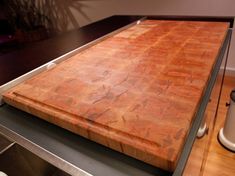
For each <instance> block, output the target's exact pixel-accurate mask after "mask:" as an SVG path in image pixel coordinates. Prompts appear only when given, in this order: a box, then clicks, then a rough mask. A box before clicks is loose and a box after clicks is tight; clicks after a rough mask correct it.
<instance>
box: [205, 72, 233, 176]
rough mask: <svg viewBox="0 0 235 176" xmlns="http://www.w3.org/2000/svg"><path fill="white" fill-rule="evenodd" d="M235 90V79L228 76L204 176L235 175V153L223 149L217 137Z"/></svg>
mask: <svg viewBox="0 0 235 176" xmlns="http://www.w3.org/2000/svg"><path fill="white" fill-rule="evenodd" d="M234 88H235V77H230V76H226V77H225V81H224V86H223V91H222V96H221V101H220V106H219V111H218V117H217V120H216V124H215V128H214V132H213V135H212V138H211V144H210V148H209V154H208V157H207V159H206V165H205V169H204V172H203V175H204V176H220V175H223V176H232V175H234V173H235V167H234V166H235V153H233V152H230V151H228V150H226V149H225V148H224V147H222V146H221V145H220V144H219V142H218V140H217V135H218V132H219V130H220V128H221V127H223V124H224V121H225V118H226V113H227V107H226V106H225V103H226V102H229V100H230V96H229V95H230V92H231V90H232V89H234Z"/></svg>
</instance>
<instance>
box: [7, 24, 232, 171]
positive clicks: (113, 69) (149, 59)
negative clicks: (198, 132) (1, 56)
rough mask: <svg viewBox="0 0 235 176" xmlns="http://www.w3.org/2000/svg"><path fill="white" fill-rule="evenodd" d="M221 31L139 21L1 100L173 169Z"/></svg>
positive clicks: (211, 26)
mask: <svg viewBox="0 0 235 176" xmlns="http://www.w3.org/2000/svg"><path fill="white" fill-rule="evenodd" d="M228 27H229V25H228V23H223V22H190V21H164V20H145V21H143V22H141V23H140V24H136V25H134V26H132V27H129V28H127V29H125V30H123V31H121V32H119V33H117V34H115V35H113V36H111V37H109V38H107V39H105V40H103V41H101V42H99V43H98V44H95V45H93V46H91V47H89V48H88V49H85V50H84V51H81V52H80V53H78V54H76V55H74V56H72V57H71V58H69V59H67V60H66V61H63V62H62V63H60V64H59V65H57V66H56V67H54V68H52V69H50V70H47V71H44V72H42V73H40V74H38V75H36V76H35V77H33V78H31V79H29V80H27V81H25V82H23V83H21V84H19V85H17V86H16V87H14V88H12V89H11V90H8V91H7V92H5V93H4V95H3V98H4V101H5V102H6V103H8V104H10V105H12V106H15V107H17V108H19V109H22V110H24V111H26V112H28V113H31V114H33V115H35V116H38V117H40V118H42V119H45V120H47V121H49V122H51V123H53V124H56V125H58V126H61V127H63V128H65V129H68V130H70V131H72V132H74V133H76V134H79V135H81V136H84V137H85V138H88V139H90V140H92V141H95V142H98V143H100V144H103V145H105V146H107V147H110V148H112V149H114V150H117V151H119V152H122V153H124V154H127V155H129V156H132V157H134V158H137V159H139V160H142V161H144V162H146V163H149V164H152V165H154V166H157V167H160V168H162V169H165V170H168V171H173V170H174V169H175V167H176V164H177V161H178V158H179V156H180V154H181V152H182V148H183V145H184V143H185V139H186V137H187V134H188V132H189V129H190V126H191V123H192V121H193V119H194V116H195V112H196V111H197V108H198V105H199V103H200V98H201V96H202V94H203V91H204V90H205V87H206V84H207V81H208V79H209V76H210V72H211V70H212V68H213V65H214V63H215V61H216V57H217V55H218V52H219V49H220V47H221V46H222V43H223V41H224V38H225V35H226V32H227V29H228ZM35 54H40V53H35ZM32 59H33V58H32Z"/></svg>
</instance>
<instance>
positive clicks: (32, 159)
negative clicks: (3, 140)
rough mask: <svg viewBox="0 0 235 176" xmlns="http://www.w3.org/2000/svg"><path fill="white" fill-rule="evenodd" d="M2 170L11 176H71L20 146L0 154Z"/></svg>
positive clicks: (14, 146)
mask: <svg viewBox="0 0 235 176" xmlns="http://www.w3.org/2000/svg"><path fill="white" fill-rule="evenodd" d="M0 163H1V164H0V170H1V171H3V172H5V173H6V174H7V175H10V176H17V175H24V176H31V175H34V176H51V175H53V176H69V174H67V173H65V172H63V171H62V170H60V169H58V168H56V167H55V166H53V165H51V164H49V163H48V162H46V161H45V160H42V159H41V158H39V157H38V156H36V155H34V154H33V153H31V152H29V151H28V150H26V149H25V148H23V147H21V146H20V145H18V144H14V145H11V147H9V148H7V150H5V151H4V152H3V153H2V154H0Z"/></svg>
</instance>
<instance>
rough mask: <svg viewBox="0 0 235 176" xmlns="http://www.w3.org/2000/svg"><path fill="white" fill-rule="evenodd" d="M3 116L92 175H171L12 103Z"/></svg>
mask: <svg viewBox="0 0 235 176" xmlns="http://www.w3.org/2000/svg"><path fill="white" fill-rule="evenodd" d="M0 118H1V121H0V124H1V125H2V126H4V127H7V128H8V129H11V130H12V131H14V132H16V133H17V134H19V135H21V136H24V137H25V138H27V139H28V140H30V141H31V142H33V143H35V144H37V145H39V146H40V147H42V148H44V149H46V150H48V151H50V152H52V153H53V154H55V155H57V156H59V157H61V158H62V159H64V160H66V161H68V162H70V163H72V164H73V165H75V166H77V167H79V168H81V169H82V170H84V171H86V172H88V173H90V174H92V175H97V176H103V175H104V174H105V175H113V176H127V175H135V176H138V175H139V176H150V175H156V174H158V175H160V176H161V175H170V174H169V173H167V172H165V171H162V170H160V169H157V168H155V167H153V166H150V165H147V164H145V163H143V162H141V161H138V160H135V159H133V158H130V157H128V156H126V155H124V154H121V153H118V152H115V151H113V150H111V149H108V148H107V147H104V146H101V145H99V144H97V143H95V142H92V141H89V140H87V139H85V138H83V137H80V136H78V135H75V134H73V133H70V132H69V131H67V130H64V129H62V128H60V127H57V126H55V125H52V124H50V123H47V122H46V121H43V120H40V119H38V118H36V117H34V116H32V115H30V114H27V113H25V112H23V111H20V110H18V109H16V108H13V107H11V106H9V105H3V106H2V107H1V108H0Z"/></svg>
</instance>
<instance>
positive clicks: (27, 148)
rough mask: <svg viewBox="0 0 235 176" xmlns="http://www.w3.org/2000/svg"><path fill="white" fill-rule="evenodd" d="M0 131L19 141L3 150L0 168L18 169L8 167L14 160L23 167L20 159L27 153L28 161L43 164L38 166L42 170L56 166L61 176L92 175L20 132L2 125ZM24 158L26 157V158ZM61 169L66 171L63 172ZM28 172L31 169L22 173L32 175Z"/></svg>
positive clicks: (53, 168)
mask: <svg viewBox="0 0 235 176" xmlns="http://www.w3.org/2000/svg"><path fill="white" fill-rule="evenodd" d="M0 133H1V134H3V135H4V136H7V137H8V138H10V139H11V140H13V141H15V142H16V143H17V144H14V143H12V144H11V145H9V146H8V147H6V148H5V149H4V150H3V152H2V155H3V156H2V155H0V163H1V164H0V170H3V171H4V170H7V172H11V171H8V170H17V169H13V168H11V167H10V168H9V167H8V165H10V164H9V163H11V162H14V163H15V164H16V166H15V167H16V168H17V167H19V168H20V167H23V166H22V165H21V164H22V162H21V161H20V160H21V159H22V156H24V157H25V155H26V156H27V157H26V158H27V159H29V161H27V162H28V163H32V162H34V161H35V162H36V163H37V162H39V164H40V163H41V164H42V165H39V166H38V167H40V168H41V169H42V170H44V169H46V170H47V169H48V168H49V170H50V169H52V170H56V167H57V168H59V169H57V170H58V171H56V172H58V173H59V174H62V175H61V176H64V175H66V176H67V175H68V174H70V175H73V176H91V174H89V173H87V172H85V171H83V170H81V169H80V168H78V167H76V166H74V165H73V164H71V163H69V162H67V161H65V160H63V159H62V158H59V157H58V156H56V155H54V154H53V153H51V152H49V151H47V150H45V149H43V148H41V147H40V146H38V145H37V144H34V143H33V142H31V141H29V140H27V139H26V138H24V137H23V136H20V135H19V134H17V133H15V132H13V131H11V130H9V129H7V128H5V127H4V126H2V125H0ZM0 140H1V139H0ZM5 153H6V156H5ZM21 153H22V154H21ZM17 155H18V156H17ZM12 158H13V161H10V159H12ZM24 160H26V159H25V158H24ZM37 160H38V161H37ZM2 163H8V164H7V165H3V164H2ZM26 165H27V164H26ZM36 165H38V164H35V167H36ZM25 167H26V166H25ZM40 168H35V169H36V170H37V169H40ZM26 169H27V168H26ZM60 169H61V170H62V171H64V172H62V171H61V170H60ZM24 170H25V169H24ZM7 172H6V173H7ZM12 172H13V171H12ZM40 172H44V171H40ZM28 173H30V171H26V173H25V174H22V175H30V174H28ZM10 175H15V173H11V174H10ZM31 175H35V174H31ZM43 176H44V175H43ZM58 176H60V175H58Z"/></svg>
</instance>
